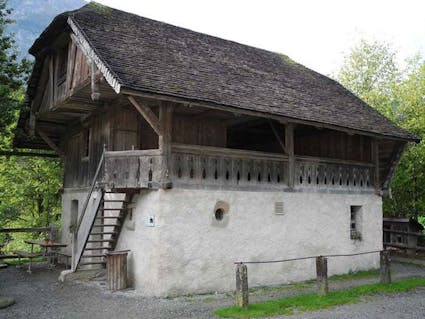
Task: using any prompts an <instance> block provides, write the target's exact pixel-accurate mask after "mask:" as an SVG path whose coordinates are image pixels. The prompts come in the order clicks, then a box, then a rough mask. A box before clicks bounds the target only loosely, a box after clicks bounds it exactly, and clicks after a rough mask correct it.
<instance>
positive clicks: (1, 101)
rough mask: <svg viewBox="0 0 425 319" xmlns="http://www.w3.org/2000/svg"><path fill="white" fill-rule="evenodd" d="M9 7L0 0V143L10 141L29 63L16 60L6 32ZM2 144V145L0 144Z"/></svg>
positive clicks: (13, 46) (13, 44)
mask: <svg viewBox="0 0 425 319" xmlns="http://www.w3.org/2000/svg"><path fill="white" fill-rule="evenodd" d="M10 13H11V9H8V8H7V7H6V1H4V0H0V107H1V115H0V137H2V138H1V139H0V142H1V143H7V142H10V139H9V140H8V139H6V137H10V136H11V129H12V128H13V124H14V122H15V119H16V113H17V110H19V108H20V106H21V105H22V98H23V91H22V85H23V84H24V81H25V80H26V78H27V74H28V70H29V67H30V63H29V62H28V61H26V60H22V61H18V60H17V53H16V48H15V42H14V40H13V37H12V35H10V34H6V27H7V26H8V25H9V24H11V23H12V20H10V18H9V16H10ZM0 146H4V145H0Z"/></svg>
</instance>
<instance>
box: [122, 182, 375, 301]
mask: <svg viewBox="0 0 425 319" xmlns="http://www.w3.org/2000/svg"><path fill="white" fill-rule="evenodd" d="M133 202H135V204H134V208H133V212H132V213H131V214H129V215H128V216H127V219H126V221H125V223H124V227H123V229H122V232H121V236H120V238H119V241H118V245H117V248H116V249H117V250H119V249H130V250H131V253H130V254H129V260H128V266H129V277H130V280H131V282H132V284H133V285H134V286H135V288H136V289H138V290H140V291H141V292H143V294H144V295H147V296H173V295H182V294H191V293H207V292H214V291H218V292H223V291H230V290H233V289H234V287H235V265H234V262H235V261H256V260H274V259H287V258H297V257H304V256H316V255H326V254H339V253H341V254H347V253H356V252H363V251H369V250H379V249H381V248H382V200H381V198H380V197H379V196H377V195H374V194H330V193H323V192H322V193H314V192H249V191H224V190H193V189H191V190H185V189H171V190H158V191H153V190H146V191H142V192H141V193H140V194H139V195H137V196H135V198H134V199H133ZM351 206H358V207H360V210H359V211H358V214H359V215H358V216H357V222H356V227H357V229H358V231H359V232H360V234H361V240H353V239H351V237H350V212H351V209H350V207H351ZM217 209H222V212H221V213H218V215H222V217H223V218H222V219H221V220H217V218H216V211H217ZM218 217H219V216H218ZM378 266H379V255H378V254H374V255H362V256H355V257H338V258H330V259H329V261H328V268H329V274H330V275H332V274H338V273H346V272H348V271H350V270H354V271H355V270H361V269H369V268H375V267H378ZM314 276H315V261H314V260H313V259H311V260H303V261H294V262H288V263H279V264H264V265H248V277H249V285H250V286H251V287H253V286H264V285H276V284H282V283H289V282H296V281H302V280H307V279H311V278H314Z"/></svg>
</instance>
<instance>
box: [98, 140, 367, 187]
mask: <svg viewBox="0 0 425 319" xmlns="http://www.w3.org/2000/svg"><path fill="white" fill-rule="evenodd" d="M167 162H168V167H169V169H164V167H165V166H166V163H167ZM288 172H289V168H288V157H287V156H286V155H283V154H274V153H264V152H255V151H245V150H234V149H226V148H216V147H199V146H193V145H179V144H173V146H172V148H171V156H170V159H169V160H168V161H167V160H165V155H164V154H162V153H161V152H160V151H159V150H136V151H119V152H106V154H105V168H104V177H103V182H104V183H107V184H109V185H110V186H111V187H113V188H117V189H123V188H153V189H157V188H161V187H162V186H161V185H163V184H164V183H163V181H162V180H161V179H163V178H164V176H165V177H166V178H167V180H168V181H169V182H171V183H172V187H176V188H178V187H183V188H200V189H202V188H214V189H241V190H259V189H263V190H284V189H287V188H289V186H288V185H289V184H288V181H289V173H288ZM372 172H373V165H372V164H368V163H359V162H352V161H339V160H333V159H317V158H311V157H295V169H294V188H295V189H299V190H302V189H305V190H308V189H311V188H316V189H333V190H344V191H357V192H358V191H373V189H374V188H373V177H372V176H373V174H372Z"/></svg>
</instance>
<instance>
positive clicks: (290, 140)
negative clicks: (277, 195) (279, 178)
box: [285, 123, 295, 188]
mask: <svg viewBox="0 0 425 319" xmlns="http://www.w3.org/2000/svg"><path fill="white" fill-rule="evenodd" d="M285 149H286V151H287V154H288V187H290V188H293V187H294V183H295V155H294V124H292V123H288V124H286V125H285Z"/></svg>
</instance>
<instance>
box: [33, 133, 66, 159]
mask: <svg viewBox="0 0 425 319" xmlns="http://www.w3.org/2000/svg"><path fill="white" fill-rule="evenodd" d="M37 133H38V135H39V136H40V137H41V138H42V139H43V141H45V142H46V144H47V145H49V146H50V148H51V149H52V150H54V151H55V152H56V153H58V155H59V156H60V157H64V153H63V152H62V151H61V149H60V148H59V147H58V146H57V145H56V144H55V143H54V142H53V141H52V140H51V139H50V137H49V136H47V134H45V133H43V132H41V131H37Z"/></svg>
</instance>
